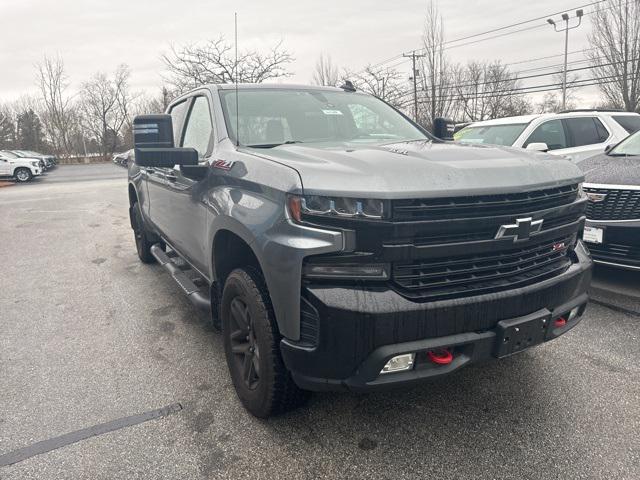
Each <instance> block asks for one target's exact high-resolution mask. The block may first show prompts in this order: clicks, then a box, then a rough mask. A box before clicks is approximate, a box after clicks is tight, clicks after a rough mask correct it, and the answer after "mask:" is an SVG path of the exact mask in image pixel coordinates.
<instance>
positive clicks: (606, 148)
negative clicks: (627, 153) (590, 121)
mask: <svg viewBox="0 0 640 480" xmlns="http://www.w3.org/2000/svg"><path fill="white" fill-rule="evenodd" d="M613 147H615V145H614V144H611V145H607V146H606V147H604V153H609V152H610V151H611V150H613Z"/></svg>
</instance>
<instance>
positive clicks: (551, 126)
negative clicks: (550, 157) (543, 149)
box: [524, 120, 568, 150]
mask: <svg viewBox="0 0 640 480" xmlns="http://www.w3.org/2000/svg"><path fill="white" fill-rule="evenodd" d="M530 143H546V144H547V147H549V150H558V149H559V148H567V145H568V144H567V139H566V137H565V134H564V127H563V126H562V122H561V121H560V120H549V121H548V122H544V123H543V124H542V125H539V126H538V128H536V129H535V130H534V131H533V133H532V134H531V135H530V136H529V138H528V139H527V141H526V143H525V144H524V147H526V146H527V145H529V144H530Z"/></svg>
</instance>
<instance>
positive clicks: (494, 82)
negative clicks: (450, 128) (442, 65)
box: [453, 61, 530, 122]
mask: <svg viewBox="0 0 640 480" xmlns="http://www.w3.org/2000/svg"><path fill="white" fill-rule="evenodd" d="M453 71H454V72H455V75H454V76H455V78H456V79H457V84H456V85H454V86H453V88H454V89H455V98H456V100H457V103H458V107H459V115H462V117H463V118H464V119H465V120H470V121H474V122H475V121H480V120H487V119H491V118H499V117H505V116H512V115H522V114H523V113H526V111H527V110H528V109H529V108H530V106H529V104H528V102H527V101H526V99H525V97H524V95H521V94H518V93H517V91H516V89H517V88H518V85H519V81H518V79H517V75H515V74H513V73H511V72H510V71H509V69H508V68H507V66H505V65H503V64H502V63H501V62H500V61H494V62H486V61H484V62H477V61H476V62H469V63H468V64H467V65H465V66H459V67H457V68H455V69H454V70H453Z"/></svg>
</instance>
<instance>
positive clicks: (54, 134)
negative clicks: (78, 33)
mask: <svg viewBox="0 0 640 480" xmlns="http://www.w3.org/2000/svg"><path fill="white" fill-rule="evenodd" d="M36 68H37V83H38V86H39V88H40V94H41V95H42V101H43V102H44V111H43V112H42V115H41V116H42V120H43V123H44V126H45V133H46V136H47V139H48V141H49V142H50V143H51V145H52V146H53V148H54V150H55V151H56V153H58V154H62V155H68V154H69V153H71V142H70V136H71V130H72V128H73V116H74V113H73V106H72V101H71V96H70V95H69V94H68V93H67V89H68V87H69V82H68V78H67V75H66V73H65V70H64V62H63V60H62V58H61V57H55V58H53V57H46V56H45V57H44V59H43V60H42V62H40V63H38V64H37V65H36Z"/></svg>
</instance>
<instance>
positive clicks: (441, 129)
mask: <svg viewBox="0 0 640 480" xmlns="http://www.w3.org/2000/svg"><path fill="white" fill-rule="evenodd" d="M455 129H456V124H455V122H454V121H452V120H449V119H448V118H442V117H438V118H435V119H434V120H433V134H434V135H435V136H436V137H438V138H440V139H441V140H453V134H454V132H455Z"/></svg>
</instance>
